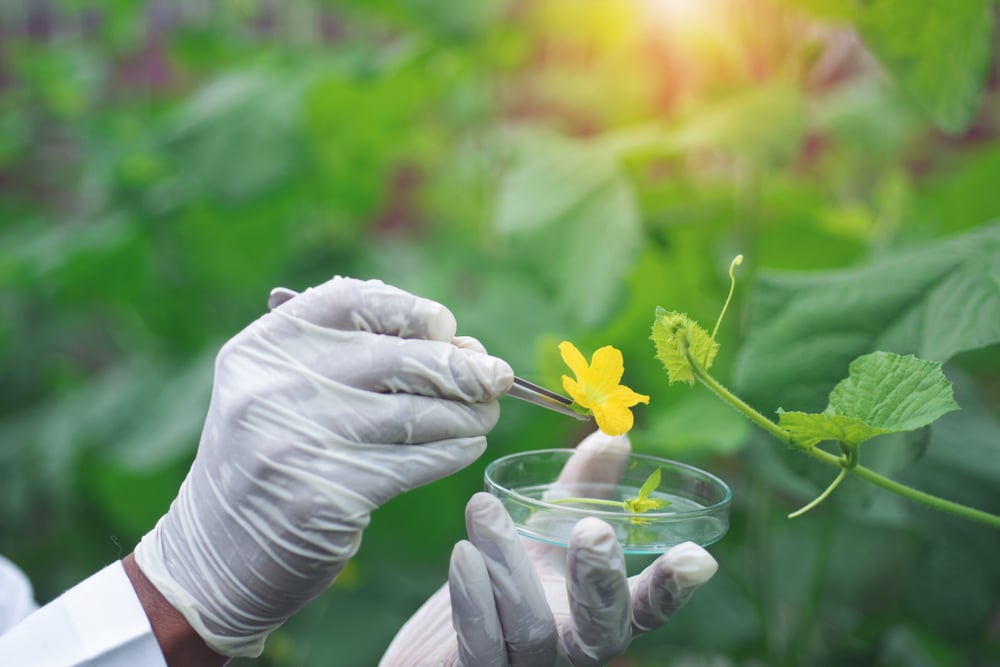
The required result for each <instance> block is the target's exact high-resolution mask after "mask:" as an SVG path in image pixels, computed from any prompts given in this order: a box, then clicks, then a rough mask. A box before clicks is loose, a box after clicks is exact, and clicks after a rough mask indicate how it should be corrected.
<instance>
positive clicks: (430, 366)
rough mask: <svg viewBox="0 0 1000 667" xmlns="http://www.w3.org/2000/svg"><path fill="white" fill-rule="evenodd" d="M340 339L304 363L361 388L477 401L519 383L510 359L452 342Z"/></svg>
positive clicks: (314, 351)
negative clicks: (459, 346) (462, 347)
mask: <svg viewBox="0 0 1000 667" xmlns="http://www.w3.org/2000/svg"><path fill="white" fill-rule="evenodd" d="M339 338H342V340H339V341H337V344H336V345H322V344H321V341H318V342H317V345H316V346H315V347H314V349H312V350H308V351H303V355H302V356H304V357H305V358H304V359H302V361H303V363H305V364H306V365H307V366H309V367H310V368H312V369H313V370H316V371H318V372H320V373H324V374H326V375H329V376H331V377H336V379H337V380H338V381H340V382H343V383H345V384H348V385H350V386H352V387H357V388H358V389H367V390H370V391H376V392H391V393H406V394H419V395H421V396H432V397H440V398H448V399H451V400H455V401H468V402H472V403H478V402H484V401H492V400H495V399H497V398H499V397H500V396H502V395H503V394H504V393H506V392H507V390H508V389H510V386H511V384H512V383H513V382H514V371H513V369H511V367H510V364H508V363H507V362H506V361H504V360H502V359H498V358H497V357H491V356H489V355H487V354H483V353H481V352H477V351H471V350H463V349H460V348H458V347H455V346H454V345H452V344H450V343H442V342H439V341H430V340H408V339H404V338H396V337H393V336H380V335H376V334H369V333H363V332H361V333H355V334H351V335H350V336H349V337H348V336H341V337H339ZM310 357H311V359H310Z"/></svg>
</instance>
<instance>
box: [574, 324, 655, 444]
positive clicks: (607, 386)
mask: <svg viewBox="0 0 1000 667" xmlns="http://www.w3.org/2000/svg"><path fill="white" fill-rule="evenodd" d="M559 352H560V353H561V354H562V358H563V361H565V362H566V365H567V366H569V369H570V370H571V371H573V374H574V375H576V379H575V380H574V379H573V378H571V377H569V376H568V375H563V376H562V382H563V389H565V390H566V393H568V394H569V395H570V396H571V397H572V398H573V400H574V401H576V403H577V404H578V405H580V406H581V407H583V408H586V409H588V410H590V411H591V412H593V413H594V419H595V420H597V426H598V428H600V429H601V430H602V431H604V432H605V433H607V434H608V435H621V434H622V433H628V431H629V429H631V428H632V423H633V417H632V411H631V410H630V409H629V408H631V407H632V406H633V405H635V404H636V403H646V404H648V403H649V396H643V395H642V394H637V393H636V392H634V391H632V390H631V389H629V388H628V387H626V386H625V385H622V384H618V383H619V382H620V381H621V379H622V375H623V374H624V373H625V364H624V362H623V361H622V353H621V351H620V350H618V349H615V348H614V347H612V346H610V345H605V346H604V347H602V348H601V349H599V350H597V351H596V352H594V356H593V357H591V359H590V363H589V364H588V363H587V360H586V358H585V357H584V356H583V355H582V354H580V350H578V349H576V346H575V345H573V343H570V342H569V341H563V342H561V343H559Z"/></svg>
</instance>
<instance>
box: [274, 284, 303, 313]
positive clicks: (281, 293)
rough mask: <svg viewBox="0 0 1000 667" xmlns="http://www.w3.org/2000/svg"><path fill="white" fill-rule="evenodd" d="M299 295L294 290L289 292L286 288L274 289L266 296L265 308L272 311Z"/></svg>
mask: <svg viewBox="0 0 1000 667" xmlns="http://www.w3.org/2000/svg"><path fill="white" fill-rule="evenodd" d="M298 295H299V293H298V292H296V291H295V290H290V289H288V288H287V287H275V288H273V289H272V290H271V293H270V294H269V295H268V296H267V308H268V310H274V309H275V308H277V307H278V306H280V305H281V304H283V303H285V302H286V301H290V300H291V299H293V298H295V297H296V296H298Z"/></svg>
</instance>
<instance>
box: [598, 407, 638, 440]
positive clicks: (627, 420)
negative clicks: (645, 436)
mask: <svg viewBox="0 0 1000 667" xmlns="http://www.w3.org/2000/svg"><path fill="white" fill-rule="evenodd" d="M593 410H594V420H596V421H597V426H598V428H600V429H601V430H602V431H604V432H605V433H607V434H608V435H621V434H623V433H628V432H629V430H630V429H631V428H632V424H633V423H634V421H635V418H634V417H633V416H632V411H631V410H629V409H628V408H626V407H625V406H624V405H622V404H621V403H604V404H602V405H595V406H594V408H593Z"/></svg>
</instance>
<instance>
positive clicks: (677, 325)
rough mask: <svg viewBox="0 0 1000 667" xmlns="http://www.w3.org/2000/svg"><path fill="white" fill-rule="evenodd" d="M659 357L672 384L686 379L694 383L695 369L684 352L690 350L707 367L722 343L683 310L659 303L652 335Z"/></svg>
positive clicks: (710, 364)
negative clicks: (668, 309) (675, 310)
mask: <svg viewBox="0 0 1000 667" xmlns="http://www.w3.org/2000/svg"><path fill="white" fill-rule="evenodd" d="M650 338H651V339H652V341H653V343H654V344H655V346H656V358H657V359H659V360H660V362H661V363H662V364H663V367H664V368H666V369H667V375H668V376H669V379H670V384H674V383H675V382H687V383H688V384H694V372H693V371H692V370H691V364H690V362H689V361H688V358H687V356H686V355H685V350H689V351H690V354H691V356H692V357H694V358H695V359H696V360H698V361H699V362H701V365H702V367H704V368H705V370H708V369H709V368H710V367H711V366H712V362H713V361H714V360H715V355H716V354H717V353H718V351H719V344H718V343H716V342H715V340H713V339H712V337H711V336H709V335H708V332H707V331H705V330H704V329H702V328H701V327H700V326H698V324H697V323H695V322H694V321H693V320H692V319H691V318H689V317H688V316H687V315H685V314H684V313H677V312H672V311H667V310H665V309H663V308H661V307H659V306H657V307H656V316H655V318H654V320H653V335H652V336H650Z"/></svg>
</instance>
